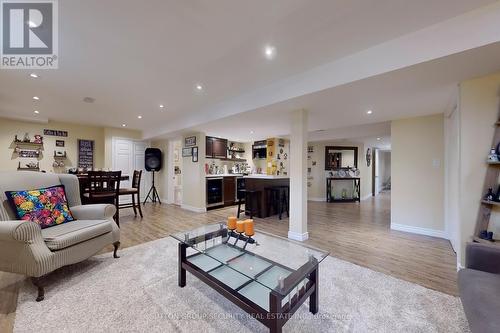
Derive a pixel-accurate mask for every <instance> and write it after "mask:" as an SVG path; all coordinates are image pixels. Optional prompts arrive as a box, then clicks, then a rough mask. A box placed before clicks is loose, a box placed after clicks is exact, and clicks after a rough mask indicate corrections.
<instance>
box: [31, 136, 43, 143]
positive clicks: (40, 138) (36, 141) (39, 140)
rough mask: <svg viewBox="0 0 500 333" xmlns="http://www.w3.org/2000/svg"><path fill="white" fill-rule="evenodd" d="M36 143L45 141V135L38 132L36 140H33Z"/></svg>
mask: <svg viewBox="0 0 500 333" xmlns="http://www.w3.org/2000/svg"><path fill="white" fill-rule="evenodd" d="M33 142H34V143H43V136H41V135H39V134H37V135H35V140H33Z"/></svg>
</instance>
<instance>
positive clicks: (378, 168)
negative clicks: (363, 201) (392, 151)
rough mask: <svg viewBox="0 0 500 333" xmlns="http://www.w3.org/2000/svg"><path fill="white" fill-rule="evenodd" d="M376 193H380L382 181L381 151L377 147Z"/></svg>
mask: <svg viewBox="0 0 500 333" xmlns="http://www.w3.org/2000/svg"><path fill="white" fill-rule="evenodd" d="M374 155H375V195H377V194H379V193H380V188H381V185H382V184H381V183H380V169H381V168H380V160H381V158H380V151H379V150H378V149H375V154H374Z"/></svg>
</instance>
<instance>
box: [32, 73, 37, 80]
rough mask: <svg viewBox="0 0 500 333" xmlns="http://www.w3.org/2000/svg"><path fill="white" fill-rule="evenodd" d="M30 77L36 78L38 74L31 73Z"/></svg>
mask: <svg viewBox="0 0 500 333" xmlns="http://www.w3.org/2000/svg"><path fill="white" fill-rule="evenodd" d="M30 77H31V78H33V79H38V78H39V76H38V74H37V73H31V74H30Z"/></svg>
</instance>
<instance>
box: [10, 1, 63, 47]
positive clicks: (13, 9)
mask: <svg viewBox="0 0 500 333" xmlns="http://www.w3.org/2000/svg"><path fill="white" fill-rule="evenodd" d="M2 5H3V7H2V13H3V17H2V22H3V26H2V28H3V36H2V37H3V38H2V40H3V45H2V51H3V52H2V53H3V54H52V53H53V39H52V36H53V24H52V22H53V17H52V12H53V11H52V5H53V4H52V3H51V2H44V3H37V2H33V3H32V2H7V1H5V2H3V3H2Z"/></svg>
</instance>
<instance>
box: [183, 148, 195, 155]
mask: <svg viewBox="0 0 500 333" xmlns="http://www.w3.org/2000/svg"><path fill="white" fill-rule="evenodd" d="M192 155H193V148H191V147H189V148H182V157H189V156H192Z"/></svg>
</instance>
